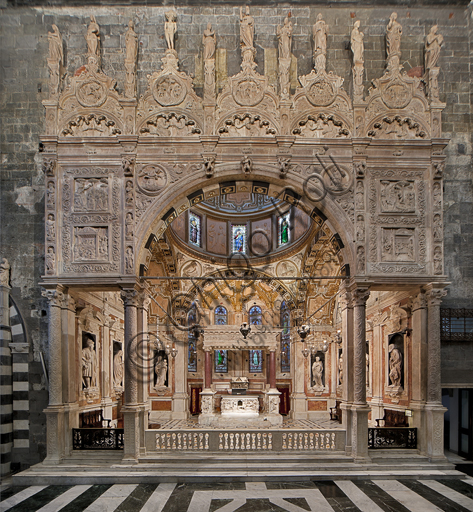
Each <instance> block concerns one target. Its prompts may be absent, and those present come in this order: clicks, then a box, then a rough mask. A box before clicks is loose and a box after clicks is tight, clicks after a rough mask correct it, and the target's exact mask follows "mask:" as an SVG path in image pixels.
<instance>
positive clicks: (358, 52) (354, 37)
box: [351, 20, 365, 64]
mask: <svg viewBox="0 0 473 512" xmlns="http://www.w3.org/2000/svg"><path fill="white" fill-rule="evenodd" d="M364 37H365V35H364V34H363V32H360V20H357V21H355V25H354V26H353V30H352V31H351V51H352V52H353V63H354V64H363V62H364V55H363V54H364V45H363V38H364Z"/></svg>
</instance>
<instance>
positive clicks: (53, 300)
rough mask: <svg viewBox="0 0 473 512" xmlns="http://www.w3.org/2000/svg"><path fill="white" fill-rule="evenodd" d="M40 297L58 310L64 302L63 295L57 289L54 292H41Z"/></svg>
mask: <svg viewBox="0 0 473 512" xmlns="http://www.w3.org/2000/svg"><path fill="white" fill-rule="evenodd" d="M41 295H42V296H43V297H46V298H47V299H48V301H49V305H50V306H56V307H58V308H60V307H62V305H63V301H64V293H63V291H62V290H61V289H60V288H59V287H58V288H56V289H55V290H43V291H42V292H41Z"/></svg>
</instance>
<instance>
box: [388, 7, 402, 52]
mask: <svg viewBox="0 0 473 512" xmlns="http://www.w3.org/2000/svg"><path fill="white" fill-rule="evenodd" d="M401 35H402V27H401V25H400V23H398V21H397V13H395V12H393V13H392V14H391V16H390V18H389V23H388V26H387V27H386V43H387V52H388V58H389V57H390V56H392V55H400V53H401Z"/></svg>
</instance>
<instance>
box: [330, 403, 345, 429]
mask: <svg viewBox="0 0 473 512" xmlns="http://www.w3.org/2000/svg"><path fill="white" fill-rule="evenodd" d="M340 404H341V401H340V400H337V401H336V402H335V407H330V419H331V420H336V421H338V422H339V423H341V422H342V409H341V408H340Z"/></svg>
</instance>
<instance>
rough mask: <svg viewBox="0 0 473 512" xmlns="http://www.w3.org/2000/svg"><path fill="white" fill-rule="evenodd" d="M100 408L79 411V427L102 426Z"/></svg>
mask: <svg viewBox="0 0 473 512" xmlns="http://www.w3.org/2000/svg"><path fill="white" fill-rule="evenodd" d="M102 427H103V417H102V410H101V409H98V410H96V411H86V412H81V413H79V428H102Z"/></svg>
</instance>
